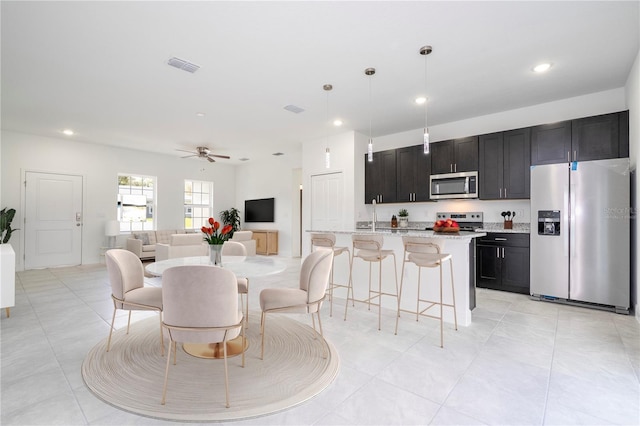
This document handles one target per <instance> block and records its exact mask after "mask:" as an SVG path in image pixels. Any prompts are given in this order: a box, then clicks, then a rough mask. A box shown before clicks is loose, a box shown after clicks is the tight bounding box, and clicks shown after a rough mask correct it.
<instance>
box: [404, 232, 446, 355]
mask: <svg viewBox="0 0 640 426" xmlns="http://www.w3.org/2000/svg"><path fill="white" fill-rule="evenodd" d="M402 243H403V245H404V257H403V260H402V276H401V278H400V296H399V297H398V311H403V312H409V313H412V314H415V316H416V321H418V319H419V318H420V316H425V317H429V318H435V319H438V320H440V347H441V348H442V347H444V313H443V309H444V307H445V306H447V307H450V308H453V321H454V325H455V329H456V330H457V329H458V319H457V315H456V293H455V289H454V286H453V260H452V256H451V255H450V254H448V253H444V252H443V250H444V245H445V239H444V238H426V237H409V236H404V237H402ZM447 261H448V262H449V268H450V277H451V296H452V302H451V303H444V302H443V300H442V264H443V263H444V262H447ZM407 263H413V264H414V265H416V266H417V267H418V286H417V288H418V291H417V295H416V310H415V311H411V310H407V309H400V299H401V298H402V285H403V283H404V268H405V265H406V264H407ZM422 268H438V270H439V272H440V283H439V287H438V289H439V291H440V293H439V294H440V297H439V299H438V300H429V299H424V298H423V297H422V296H421V294H420V287H421V280H420V278H421V277H420V275H421V272H422ZM434 284H435V283H434ZM424 304H426V307H425V308H421V305H422V306H424ZM435 306H439V307H440V315H435V314H430V313H427V312H430V311H429V310H430V309H431V308H433V307H435ZM398 319H399V316H398V318H396V334H397V333H398Z"/></svg>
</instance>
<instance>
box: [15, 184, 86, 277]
mask: <svg viewBox="0 0 640 426" xmlns="http://www.w3.org/2000/svg"><path fill="white" fill-rule="evenodd" d="M25 178H26V179H25V180H26V189H25V219H26V221H25V223H24V232H25V237H24V238H25V241H24V254H25V257H24V268H25V269H35V268H47V267H52V266H64V265H80V264H81V263H82V219H83V217H82V176H76V175H63V174H52V173H38V172H26V174H25Z"/></svg>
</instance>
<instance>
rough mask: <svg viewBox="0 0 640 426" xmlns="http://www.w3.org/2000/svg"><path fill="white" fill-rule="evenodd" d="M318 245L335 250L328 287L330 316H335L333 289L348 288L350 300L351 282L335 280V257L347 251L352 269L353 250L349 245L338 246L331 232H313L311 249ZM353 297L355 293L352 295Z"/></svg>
mask: <svg viewBox="0 0 640 426" xmlns="http://www.w3.org/2000/svg"><path fill="white" fill-rule="evenodd" d="M316 247H322V248H330V249H331V250H333V261H332V262H331V275H330V276H329V287H328V288H327V290H328V293H329V301H330V303H329V316H330V317H332V316H333V289H334V288H346V289H347V297H346V299H347V302H348V301H349V289H351V287H350V286H349V283H346V284H336V283H335V282H334V281H333V268H334V267H335V259H336V256H339V255H341V254H342V253H347V258H348V260H349V269H351V252H350V251H349V247H337V246H336V236H335V234H330V233H313V234H311V251H313V250H314V248H316ZM349 279H351V273H349ZM351 296H352V297H353V294H352V295H351Z"/></svg>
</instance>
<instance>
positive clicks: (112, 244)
mask: <svg viewBox="0 0 640 426" xmlns="http://www.w3.org/2000/svg"><path fill="white" fill-rule="evenodd" d="M105 234H106V235H107V244H108V245H109V248H116V237H117V236H118V235H120V222H118V221H117V220H108V221H107V224H106V226H105Z"/></svg>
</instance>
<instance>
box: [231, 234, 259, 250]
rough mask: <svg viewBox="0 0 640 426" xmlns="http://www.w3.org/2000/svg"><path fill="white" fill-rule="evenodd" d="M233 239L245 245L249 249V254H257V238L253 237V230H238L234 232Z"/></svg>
mask: <svg viewBox="0 0 640 426" xmlns="http://www.w3.org/2000/svg"><path fill="white" fill-rule="evenodd" d="M231 241H235V242H238V243H241V244H242V245H244V246H245V247H246V249H247V256H255V255H256V240H254V239H253V232H251V231H236V232H234V233H233V237H231Z"/></svg>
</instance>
